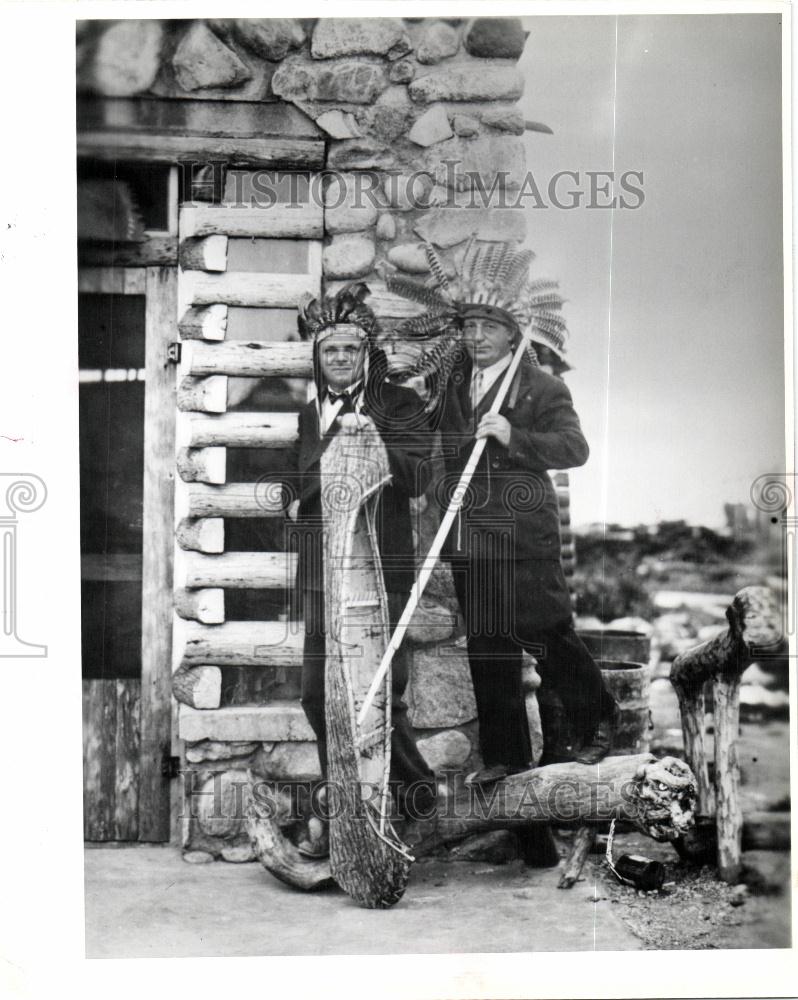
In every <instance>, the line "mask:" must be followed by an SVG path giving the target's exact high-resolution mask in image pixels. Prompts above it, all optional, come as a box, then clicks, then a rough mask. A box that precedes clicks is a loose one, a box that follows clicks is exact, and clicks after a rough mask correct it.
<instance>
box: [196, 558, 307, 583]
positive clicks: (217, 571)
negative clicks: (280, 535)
mask: <svg viewBox="0 0 798 1000" xmlns="http://www.w3.org/2000/svg"><path fill="white" fill-rule="evenodd" d="M185 574H186V575H185V581H184V586H186V587H187V588H188V589H189V590H191V589H194V588H196V587H229V588H232V589H236V590H247V589H251V590H270V589H281V588H282V589H286V590H290V589H291V588H292V587H293V586H294V580H295V577H296V553H295V552H226V553H224V554H223V555H219V556H205V555H200V554H199V553H188V554H186V557H185Z"/></svg>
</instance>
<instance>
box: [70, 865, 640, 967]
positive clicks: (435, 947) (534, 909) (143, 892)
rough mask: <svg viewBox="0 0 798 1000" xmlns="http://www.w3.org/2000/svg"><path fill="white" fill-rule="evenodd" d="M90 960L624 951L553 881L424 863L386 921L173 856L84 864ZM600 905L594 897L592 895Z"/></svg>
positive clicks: (330, 898) (613, 908)
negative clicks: (187, 862) (186, 861)
mask: <svg viewBox="0 0 798 1000" xmlns="http://www.w3.org/2000/svg"><path fill="white" fill-rule="evenodd" d="M85 866H86V867H85V880H86V955H87V957H88V958H123V957H128V958H132V957H136V958H139V957H146V958H158V957H177V956H190V957H199V956H207V957H217V956H239V957H240V956H248V955H249V956H251V955H346V954H355V955H370V954H386V953H391V954H414V953H415V954H435V953H446V952H457V953H466V952H487V953H492V952H536V951H593V950H596V951H630V950H638V949H640V948H642V947H643V946H644V945H643V943H642V942H641V941H640V939H639V938H638V937H637V936H636V935H635V934H634V933H633V932H632V930H631V929H630V928H629V927H627V926H626V925H625V924H624V922H623V921H622V919H621V917H620V914H619V913H618V907H617V905H614V904H613V903H612V902H611V901H609V900H605V899H601V900H600V901H598V902H595V901H594V895H595V893H594V891H593V889H594V887H593V885H588V884H587V883H582V882H580V883H579V884H578V885H577V886H575V887H574V888H573V889H572V890H570V891H563V890H559V889H557V887H556V886H557V877H558V874H557V870H556V869H545V870H533V869H529V868H525V867H523V866H522V864H521V862H518V861H515V862H511V863H509V864H506V865H500V866H493V865H488V864H481V863H468V862H440V861H423V862H418V863H417V864H416V865H414V867H413V873H412V876H411V881H410V885H409V886H408V889H407V892H406V893H405V896H404V898H403V899H402V900H401V901H400V902H399V903H398V904H397V905H396V906H395V907H394V908H393V909H391V910H379V911H374V910H364V909H361V908H360V907H358V906H356V905H355V904H354V903H353V902H352V901H351V900H350V899H349V897H348V896H346V895H344V893H342V892H340V891H339V890H335V889H332V890H326V891H322V892H319V893H301V892H297V891H296V890H294V889H290V888H288V887H287V886H284V885H282V884H281V883H280V882H278V881H276V880H275V879H274V878H273V877H272V876H271V875H269V874H268V872H266V871H265V870H264V869H263V868H262V867H261V866H260V865H259V864H257V863H250V864H242V865H235V864H225V863H222V862H216V863H212V864H205V865H189V864H186V863H185V862H184V861H183V860H182V859H181V857H180V853H179V851H178V850H177V849H176V848H173V847H154V846H153V847H149V846H147V847H145V846H141V847H123V848H117V849H114V848H96V849H90V850H87V851H86V853H85ZM599 895H603V893H599Z"/></svg>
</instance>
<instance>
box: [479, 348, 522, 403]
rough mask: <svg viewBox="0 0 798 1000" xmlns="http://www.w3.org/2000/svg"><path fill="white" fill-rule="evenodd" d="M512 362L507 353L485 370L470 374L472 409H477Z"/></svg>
mask: <svg viewBox="0 0 798 1000" xmlns="http://www.w3.org/2000/svg"><path fill="white" fill-rule="evenodd" d="M512 360H513V355H512V352H508V353H507V354H505V355H504V357H503V358H499V360H498V361H496V362H494V363H493V364H492V365H488V367H487V368H475V369H474V371H473V372H472V374H471V404H472V406H473V407H474V409H476V408H477V406H478V404H479V402H480V401H481V400H482V399H483V397H484V396H485V393H486V392H488V390H489V389H490V388H491V386H492V385H493V383H494V382H496V381H497V380H498V378H499V376H500V375H501V374H502V372H505V371H506V370H507V369H508V368H509V367H510V362H511V361H512Z"/></svg>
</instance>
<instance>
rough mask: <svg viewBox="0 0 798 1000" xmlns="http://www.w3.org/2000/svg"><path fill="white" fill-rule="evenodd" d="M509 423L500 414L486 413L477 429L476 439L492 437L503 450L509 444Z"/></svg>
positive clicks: (510, 428)
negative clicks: (502, 446) (501, 445)
mask: <svg viewBox="0 0 798 1000" xmlns="http://www.w3.org/2000/svg"><path fill="white" fill-rule="evenodd" d="M511 430H512V427H511V426H510V421H509V420H508V419H507V418H506V417H503V416H502V415H501V414H500V413H486V414H485V416H484V417H483V418H482V419H481V420H480V422H479V426H478V427H477V433H476V437H477V438H484V437H493V438H496V440H497V441H498V442H499V444H503V445H504V447H505V448H507V447H508V445H509V444H510V431H511Z"/></svg>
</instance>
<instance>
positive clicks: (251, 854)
mask: <svg viewBox="0 0 798 1000" xmlns="http://www.w3.org/2000/svg"><path fill="white" fill-rule="evenodd" d="M222 859H223V860H224V861H230V862H232V863H233V864H236V865H241V864H246V863H247V862H248V861H254V860H255V851H254V849H253V847H252V845H251V844H239V845H238V846H237V847H223V848H222Z"/></svg>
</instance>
